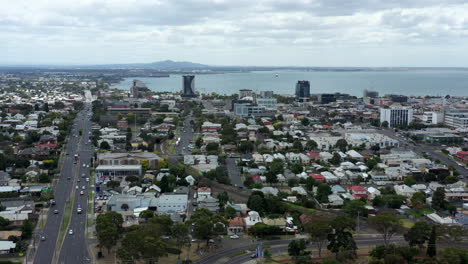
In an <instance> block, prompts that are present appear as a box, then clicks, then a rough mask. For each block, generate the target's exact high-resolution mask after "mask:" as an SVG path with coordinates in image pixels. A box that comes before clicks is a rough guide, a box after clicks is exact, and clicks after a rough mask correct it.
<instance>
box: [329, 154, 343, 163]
mask: <svg viewBox="0 0 468 264" xmlns="http://www.w3.org/2000/svg"><path fill="white" fill-rule="evenodd" d="M330 163H331V164H333V165H339V164H340V163H341V156H340V154H338V152H334V153H333V157H332V158H331V159H330Z"/></svg>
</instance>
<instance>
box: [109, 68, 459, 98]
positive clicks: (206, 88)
mask: <svg viewBox="0 0 468 264" xmlns="http://www.w3.org/2000/svg"><path fill="white" fill-rule="evenodd" d="M133 79H134V78H127V79H125V80H124V81H122V82H121V83H119V84H117V85H115V86H113V88H119V89H125V90H127V89H129V88H130V86H131V83H132V80H133ZM138 79H139V80H141V81H143V82H144V83H145V84H146V85H147V86H148V87H149V88H150V89H151V90H153V91H157V92H164V91H170V92H177V91H180V90H181V89H182V76H181V75H178V74H173V75H171V76H170V77H168V78H138ZM298 80H308V81H310V93H312V94H313V93H334V92H341V93H349V94H351V95H356V96H362V92H363V90H364V89H368V90H374V91H378V92H379V93H380V95H384V94H404V95H433V96H436V95H447V94H449V95H451V96H468V71H387V72H373V71H367V72H305V71H257V72H245V73H224V74H198V75H196V76H195V90H196V91H198V92H201V93H211V92H215V93H218V94H232V93H237V92H238V91H239V89H252V90H254V91H257V92H259V91H268V90H271V91H274V92H275V93H277V94H294V91H295V85H296V82H297V81H298Z"/></svg>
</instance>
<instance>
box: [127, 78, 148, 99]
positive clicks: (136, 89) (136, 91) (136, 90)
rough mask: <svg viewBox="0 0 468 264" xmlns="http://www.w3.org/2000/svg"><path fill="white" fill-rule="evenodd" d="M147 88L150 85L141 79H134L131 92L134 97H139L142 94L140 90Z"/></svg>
mask: <svg viewBox="0 0 468 264" xmlns="http://www.w3.org/2000/svg"><path fill="white" fill-rule="evenodd" d="M145 89H146V90H147V89H148V87H146V85H145V84H144V83H143V82H142V81H140V80H133V85H132V87H130V94H131V95H132V97H134V98H137V97H139V95H140V90H145Z"/></svg>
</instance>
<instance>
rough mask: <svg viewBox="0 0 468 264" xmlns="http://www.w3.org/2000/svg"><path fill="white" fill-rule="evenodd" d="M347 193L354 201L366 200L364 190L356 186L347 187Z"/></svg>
mask: <svg viewBox="0 0 468 264" xmlns="http://www.w3.org/2000/svg"><path fill="white" fill-rule="evenodd" d="M348 191H349V192H350V193H351V194H352V195H353V197H354V200H358V199H361V198H363V197H364V198H366V199H367V198H368V196H367V190H366V188H364V187H362V186H359V185H356V186H349V187H348Z"/></svg>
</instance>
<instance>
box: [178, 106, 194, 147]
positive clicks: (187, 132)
mask: <svg viewBox="0 0 468 264" xmlns="http://www.w3.org/2000/svg"><path fill="white" fill-rule="evenodd" d="M192 120H195V118H194V117H193V116H192V112H190V114H189V115H187V117H186V118H185V120H184V125H183V126H182V130H181V131H180V141H179V144H177V145H176V147H175V148H176V154H177V155H182V156H183V155H187V154H191V153H192V151H191V150H189V149H188V145H189V144H195V142H192V143H190V141H191V140H192V139H193V136H194V133H193V128H192V124H190V121H192Z"/></svg>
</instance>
